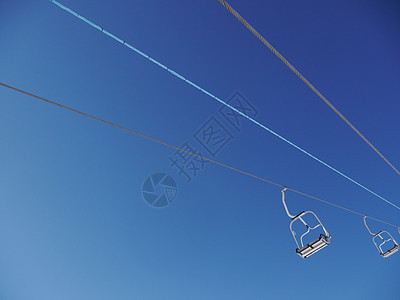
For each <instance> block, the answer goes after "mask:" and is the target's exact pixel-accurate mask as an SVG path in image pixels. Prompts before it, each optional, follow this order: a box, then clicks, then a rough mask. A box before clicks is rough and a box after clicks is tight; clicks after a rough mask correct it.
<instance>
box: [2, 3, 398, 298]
mask: <svg viewBox="0 0 400 300" xmlns="http://www.w3.org/2000/svg"><path fill="white" fill-rule="evenodd" d="M62 3H63V4H65V5H66V6H68V7H70V8H72V9H74V10H76V11H77V12H78V13H80V14H82V15H84V16H86V17H87V18H89V19H90V20H92V21H94V22H95V23H97V24H99V25H101V26H102V27H104V28H106V29H107V30H109V31H110V32H112V33H114V34H116V35H118V36H119V37H121V38H122V39H124V40H126V41H127V42H129V43H131V44H132V45H134V46H136V47H138V48H139V49H140V50H142V51H144V52H146V53H147V54H149V55H150V56H152V57H154V58H156V59H158V60H160V61H161V62H163V63H164V64H166V65H167V66H169V67H171V68H173V69H174V70H175V71H177V72H179V73H180V74H182V75H183V76H186V77H188V78H190V79H191V80H192V81H194V82H195V83H197V84H198V85H200V86H202V87H204V88H205V89H207V90H208V91H210V92H212V93H214V94H215V95H217V96H219V97H221V98H223V99H228V98H229V97H230V96H232V95H233V94H234V93H235V92H236V91H239V92H240V93H241V94H243V95H244V96H245V97H246V98H247V99H248V100H249V101H250V102H251V103H252V104H253V105H254V106H255V107H256V108H257V110H258V115H257V119H258V120H259V121H261V122H262V123H264V124H265V125H267V126H269V127H270V128H272V129H274V130H276V131H277V132H278V133H280V134H281V135H283V136H285V137H287V138H288V139H290V140H291V141H293V142H295V143H297V144H298V145H299V146H301V147H303V148H305V149H306V150H308V151H310V152H311V153H313V154H315V155H317V156H318V157H319V158H321V159H323V160H324V161H326V162H328V163H330V164H332V165H333V166H335V167H336V168H338V169H339V170H341V171H343V172H344V173H346V174H347V175H349V176H351V177H352V178H354V179H356V180H358V181H359V182H361V183H363V184H365V185H366V186H368V187H370V188H371V189H373V190H374V191H376V192H377V193H379V194H381V195H382V196H384V197H386V198H388V199H389V200H390V201H393V202H394V203H396V204H397V205H400V200H399V199H400V190H399V186H400V185H399V180H400V177H399V176H398V175H397V174H396V173H395V172H394V171H393V170H392V169H391V168H390V167H389V166H387V165H386V164H385V163H384V162H383V160H381V159H380V158H379V157H378V156H377V155H376V153H374V152H373V151H372V150H371V149H370V148H369V147H368V146H367V145H366V144H365V143H364V142H363V141H362V140H361V139H360V138H359V137H358V136H357V135H356V134H355V133H354V132H352V131H351V129H350V128H349V127H348V126H347V125H346V124H345V123H344V122H343V121H341V120H340V119H339V118H338V117H337V116H336V115H335V114H334V113H333V112H332V111H331V110H330V109H329V107H328V106H327V105H326V104H324V103H323V102H322V101H321V100H320V99H319V98H318V97H317V96H316V95H315V94H313V93H312V92H311V91H310V90H309V89H308V88H307V87H306V86H305V85H304V84H303V83H302V82H301V81H300V80H299V79H298V78H297V77H296V76H295V75H294V74H293V73H291V71H290V70H288V69H287V67H286V66H285V65H284V64H283V63H282V62H281V61H279V60H278V59H277V58H276V57H275V56H273V55H272V54H271V53H270V52H269V50H267V49H266V48H265V47H264V46H263V45H262V44H261V43H260V42H259V41H258V40H257V39H256V38H255V37H254V36H252V35H251V33H249V32H248V31H247V30H246V29H245V28H244V27H243V26H242V25H241V24H240V23H239V22H238V21H237V20H236V19H235V18H234V17H233V16H231V15H230V14H229V13H228V12H227V11H226V10H225V9H224V8H223V6H222V5H221V4H219V2H218V1H216V0H213V1H211V0H206V1H201V2H190V1H183V0H171V1H155V0H146V1H92V0H91V1H78V0H65V1H63V2H62ZM229 3H230V4H231V5H232V6H233V7H234V8H235V9H236V10H238V11H239V12H240V13H241V14H242V16H244V17H245V18H247V20H248V21H249V22H250V23H251V24H252V25H253V26H254V27H255V28H256V29H258V30H259V31H260V32H261V33H262V34H263V35H264V36H265V37H266V38H267V40H269V41H270V42H271V43H272V44H273V45H274V46H275V47H276V48H277V49H278V50H279V51H280V52H281V53H282V54H283V55H284V56H285V57H286V58H287V59H288V60H289V61H290V62H291V63H292V64H293V65H295V66H296V67H297V68H298V69H299V70H300V71H301V72H302V73H303V75H305V76H306V77H307V78H308V79H309V80H310V81H311V82H312V83H313V84H314V85H316V86H317V87H318V88H319V89H320V91H321V92H322V93H323V94H324V95H325V96H326V97H327V98H328V99H329V100H331V101H332V102H333V103H334V104H335V105H336V107H337V108H338V109H339V110H340V111H341V112H342V113H343V114H344V115H345V116H347V117H348V118H349V119H350V120H351V121H352V122H353V124H354V125H355V126H356V127H357V128H358V129H359V130H360V131H361V132H363V133H364V134H365V135H366V136H367V138H368V139H370V141H371V142H373V143H374V144H375V145H376V146H377V147H378V148H379V149H380V150H381V152H383V153H384V154H385V155H386V156H387V157H388V158H389V159H390V160H391V161H392V163H393V164H394V165H395V166H397V167H399V166H400V154H399V151H398V150H399V131H400V124H399V121H398V113H399V110H400V104H399V101H398V95H399V92H398V83H399V80H400V56H399V53H400V21H399V15H400V5H399V4H398V3H396V1H370V0H363V1H341V0H340V1H334V2H332V1H330V2H321V1H301V2H299V1H293V0H284V1H261V0H249V1H238V0H231V1H230V2H229ZM0 33H1V34H0V66H1V67H0V78H1V81H2V82H4V83H6V84H9V85H13V86H16V87H18V88H20V89H24V90H27V91H30V92H32V93H35V94H38V95H41V96H43V97H45V98H49V99H52V100H54V101H57V102H59V103H62V104H64V105H67V106H71V107H73V108H76V109H79V110H81V111H84V112H87V113H90V114H93V115H96V116H98V117H101V118H104V119H106V120H108V121H111V122H115V123H118V124H120V125H122V126H125V127H127V128H130V129H132V130H135V131H138V132H141V133H143V134H146V135H149V136H152V137H155V138H158V139H161V140H163V141H165V142H168V143H171V144H173V145H177V146H180V145H181V144H182V143H183V142H184V141H185V140H187V139H191V138H192V136H193V134H194V133H195V132H196V130H198V129H199V128H200V127H201V125H202V124H203V123H204V122H205V121H207V120H208V119H209V118H210V117H211V116H218V114H219V113H218V110H219V109H220V107H221V105H220V104H219V103H217V102H215V101H214V100H212V99H211V98H209V97H207V96H206V95H204V94H202V93H200V92H199V91H197V90H195V89H193V88H192V87H190V86H188V85H187V84H185V83H184V82H182V81H180V80H178V79H176V78H175V77H173V76H172V75H171V74H169V73H168V72H165V71H163V70H161V69H159V68H158V67H156V66H155V65H153V64H151V63H150V62H148V61H147V60H145V59H144V58H142V57H140V56H138V55H136V54H134V53H133V52H132V51H130V50H129V49H127V48H126V47H123V46H122V45H121V44H118V43H116V42H115V41H113V40H111V39H110V38H108V37H106V36H104V35H103V34H102V33H100V32H99V31H96V30H95V29H93V28H91V27H90V26H88V25H87V24H85V23H83V22H81V21H79V20H77V19H76V18H74V17H73V16H71V15H69V14H67V13H66V12H64V11H62V10H61V9H59V8H58V7H56V6H55V5H53V4H51V3H50V1H44V0H43V1H26V0H23V1H2V2H0ZM0 98H1V101H0V122H1V124H0V130H1V131H0V134H1V148H0V149H1V150H0V151H1V168H0V179H1V182H2V184H1V189H0V199H1V209H0V237H1V243H0V265H1V267H0V298H1V299H7V300H8V299H32V300H35V299H41V300H43V299H121V300H122V299H291V298H294V297H296V298H297V299H316V298H317V297H319V296H321V295H323V297H324V298H325V299H376V298H378V297H379V298H385V299H398V294H399V291H400V290H399V285H398V282H399V281H398V278H397V275H398V269H399V266H400V264H399V263H400V254H395V255H393V256H392V257H390V258H388V259H387V260H385V259H382V258H381V257H380V256H379V254H378V252H377V250H376V249H375V247H374V245H373V244H372V241H371V236H370V235H369V234H368V233H367V231H366V230H365V228H364V225H363V222H362V218H361V217H359V216H357V215H353V214H350V213H347V212H345V211H342V210H338V209H336V208H334V207H330V206H328V205H326V204H323V203H319V202H317V201H315V200H312V199H309V198H305V197H302V196H299V195H296V194H294V193H288V194H287V199H288V204H289V207H290V208H291V210H292V211H293V212H294V213H297V212H301V211H302V210H313V211H314V212H316V213H317V214H318V216H319V217H320V218H321V220H322V221H323V222H324V224H325V226H326V227H327V229H328V230H329V232H330V233H331V234H332V243H331V245H330V246H329V247H327V248H326V249H324V250H323V251H321V252H319V253H317V254H316V255H314V256H312V257H310V258H309V259H307V260H303V259H301V258H300V257H299V256H298V255H296V253H295V248H296V247H295V243H294V241H293V238H292V236H291V234H290V232H289V222H290V220H289V218H288V217H287V216H286V214H285V212H284V210H283V207H282V204H281V200H280V188H278V187H275V186H272V185H269V184H267V183H263V182H261V181H258V180H255V179H252V178H250V177H246V176H244V175H241V174H239V173H235V172H232V171H230V170H228V169H224V168H222V167H220V166H216V165H208V166H207V167H206V168H205V170H203V171H202V172H201V173H200V174H199V175H198V176H196V178H194V179H193V181H192V182H191V183H189V184H187V183H185V178H184V177H181V176H179V175H178V173H177V170H176V169H173V168H171V167H170V166H169V157H170V156H171V155H172V154H173V152H174V151H173V150H172V149H169V148H167V147H165V146H161V145H159V144H156V143H154V142H151V141H148V140H144V139H142V138H139V137H136V136H134V135H132V134H129V133H126V132H123V131H121V130H118V129H115V128H112V127H110V126H106V125H104V124H101V123H99V122H96V121H93V120H90V119H88V118H84V117H82V116H79V115H76V114H73V113H71V112H69V111H65V110H62V109H59V108H56V107H54V106H51V105H48V104H45V103H43V102H40V101H37V100H35V99H33V98H29V97H28V96H24V95H20V94H17V93H15V92H13V91H9V90H7V89H5V88H0ZM221 120H222V119H221ZM226 127H227V129H229V130H230V131H231V132H232V133H234V135H235V138H234V140H233V141H232V142H231V143H229V145H227V146H226V147H225V148H224V149H223V150H222V151H221V153H220V154H219V155H218V157H217V160H218V161H221V162H223V163H226V164H229V165H232V166H234V167H237V168H240V169H243V170H246V171H249V172H251V173H254V174H256V175H258V176H261V177H264V178H266V179H269V180H272V181H275V182H278V183H281V184H284V185H287V186H290V187H292V188H294V189H298V190H301V191H303V192H306V193H309V194H312V195H315V196H317V197H320V198H323V199H325V200H327V201H331V202H334V203H336V204H339V205H343V206H345V207H348V208H350V209H354V210H357V211H361V212H364V213H365V214H368V215H371V216H374V217H377V218H380V219H384V220H386V221H388V222H391V223H395V224H400V221H399V216H400V215H399V211H398V210H396V209H394V208H393V207H391V206H389V205H387V204H386V203H384V202H382V201H381V200H379V199H378V198H376V197H374V196H373V195H371V194H369V193H367V192H366V191H364V190H362V189H360V188H359V187H357V186H355V185H354V184H352V183H350V182H349V181H347V180H345V179H344V178H342V177H340V176H339V175H337V174H335V173H333V172H332V171H330V170H329V169H327V168H325V167H324V166H322V165H320V164H318V163H317V162H315V161H313V160H311V159H310V158H309V157H307V156H305V155H304V154H302V153H300V152H298V151H296V150H295V149H294V148H292V147H290V146H289V145H287V144H285V143H283V142H282V141H280V140H278V139H277V138H275V137H274V136H272V135H270V134H268V133H266V132H265V131H263V130H262V129H261V128H259V127H257V126H255V125H254V124H251V123H249V122H247V123H245V124H243V127H242V130H241V132H240V133H237V132H235V130H234V128H233V127H230V126H229V124H226ZM154 172H166V173H168V174H170V175H171V176H173V177H174V178H175V180H176V182H177V185H178V195H177V197H176V199H175V201H174V202H173V203H172V204H171V205H170V206H168V207H166V208H163V209H155V208H152V207H150V206H149V205H148V204H147V203H146V202H145V201H143V199H142V196H141V186H142V183H143V181H144V180H145V179H146V177H147V176H148V175H150V174H152V173H154ZM370 225H371V229H372V230H374V231H379V230H390V232H391V233H392V234H393V235H394V237H395V238H397V239H398V240H400V236H399V234H398V232H397V231H396V228H393V227H388V226H385V225H383V224H380V223H376V222H370Z"/></svg>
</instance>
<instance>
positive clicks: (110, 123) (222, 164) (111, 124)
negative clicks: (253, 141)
mask: <svg viewBox="0 0 400 300" xmlns="http://www.w3.org/2000/svg"><path fill="white" fill-rule="evenodd" d="M0 86H3V87H5V88H7V89H10V90H13V91H15V92H18V93H21V94H24V95H27V96H30V97H32V98H35V99H38V100H40V101H43V102H46V103H48V104H51V105H54V106H57V107H60V108H62V109H66V110H68V111H71V112H74V113H77V114H79V115H82V116H84V117H87V118H90V119H93V120H96V121H99V122H101V123H104V124H106V125H109V126H112V127H115V128H118V129H121V130H124V131H127V132H129V133H132V134H134V135H137V136H139V137H142V138H144V139H147V140H150V141H153V142H156V143H158V144H161V145H164V146H167V147H169V148H172V149H175V150H179V151H182V152H185V153H187V154H190V155H193V156H196V157H199V158H201V159H204V160H207V161H209V162H211V163H214V164H216V165H219V166H221V167H224V168H227V169H229V170H232V171H235V172H238V173H241V174H243V175H246V176H250V177H252V178H255V179H258V180H261V181H263V182H267V183H269V184H272V185H275V186H279V187H281V188H286V189H288V190H290V191H292V192H294V193H297V194H299V195H302V196H305V197H308V198H311V199H314V200H317V201H320V202H322V203H325V204H328V205H331V206H334V207H336V208H339V209H342V210H345V211H347V212H350V213H352V214H356V215H359V216H362V217H364V216H366V217H368V218H370V219H372V220H375V221H377V222H380V223H383V224H386V225H389V226H393V227H396V228H400V226H398V225H395V224H392V223H389V222H386V221H383V220H380V219H377V218H374V217H371V216H368V215H366V214H363V213H360V212H358V211H355V210H352V209H349V208H346V207H343V206H340V205H337V204H335V203H332V202H329V201H326V200H323V199H320V198H318V197H315V196H311V195H309V194H306V193H303V192H300V191H298V190H295V189H293V188H289V187H287V186H285V185H283V184H279V183H276V182H273V181H270V180H267V179H265V178H263V177H260V176H257V175H254V174H252V173H249V172H246V171H243V170H240V169H237V168H235V167H232V166H229V165H227V164H224V163H221V162H218V161H215V160H213V159H210V158H207V157H204V156H202V155H199V154H196V153H193V152H190V151H187V150H184V149H182V148H180V147H177V146H174V145H171V144H169V143H166V142H163V141H161V140H158V139H156V138H153V137H150V136H147V135H144V134H142V133H139V132H136V131H133V130H131V129H128V128H126V127H123V126H120V125H117V124H115V123H112V122H109V121H106V120H103V119H100V118H98V117H95V116H93V115H90V114H87V113H84V112H82V111H79V110H77V109H74V108H71V107H68V106H65V105H62V104H60V103H57V102H54V101H51V100H49V99H46V98H43V97H40V96H37V95H34V94H32V93H29V92H26V91H23V90H21V89H18V88H16V87H12V86H10V85H7V84H5V83H2V82H0Z"/></svg>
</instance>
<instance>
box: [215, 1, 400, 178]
mask: <svg viewBox="0 0 400 300" xmlns="http://www.w3.org/2000/svg"><path fill="white" fill-rule="evenodd" d="M218 1H219V2H220V3H221V4H222V5H223V6H224V7H225V8H226V9H227V10H228V11H229V12H230V13H231V14H232V15H234V16H235V17H236V18H237V19H238V20H239V21H240V22H241V23H242V24H243V25H244V26H245V27H246V28H247V29H248V30H250V31H251V33H253V34H254V35H255V36H256V37H257V38H258V39H259V40H260V41H261V42H262V43H263V44H264V45H265V46H267V47H268V49H269V50H271V52H272V53H273V54H275V55H276V56H277V57H278V58H279V59H280V60H281V61H282V62H283V63H284V64H285V65H286V66H287V67H288V68H289V69H290V70H292V71H293V73H295V74H296V75H297V76H298V77H299V78H300V79H301V80H302V81H303V82H304V83H305V84H306V85H307V86H308V87H309V88H310V89H311V90H312V91H313V92H314V93H315V94H317V96H318V97H320V98H321V99H322V100H323V101H324V102H325V103H326V104H327V105H328V106H329V107H330V108H331V109H332V110H333V111H334V112H335V113H336V114H337V115H338V116H339V117H340V118H341V119H342V120H343V121H344V122H346V124H347V125H349V126H350V128H351V129H353V130H354V132H355V133H357V134H358V135H359V136H360V137H361V138H362V139H363V140H364V141H365V142H366V143H367V144H368V145H369V146H370V147H371V148H372V149H373V150H374V151H375V152H376V153H377V154H378V155H379V156H380V157H381V158H382V159H383V160H384V161H385V162H386V163H387V164H388V165H389V166H390V167H391V168H392V169H393V170H394V171H396V173H397V174H399V175H400V171H399V170H397V169H396V167H395V166H394V165H393V164H392V163H391V162H390V161H389V160H388V159H387V158H386V157H385V156H384V155H383V154H382V153H381V152H380V151H379V150H378V149H377V148H376V147H375V146H374V145H373V144H372V143H371V142H370V141H369V140H368V139H367V138H366V137H365V136H364V135H363V134H362V133H361V132H360V131H359V130H358V129H357V128H356V127H355V126H354V125H353V124H352V123H350V121H349V120H348V119H347V118H346V117H345V116H344V115H343V114H342V113H341V112H340V111H339V110H338V109H337V108H336V107H335V106H334V105H333V104H332V103H331V102H329V101H328V99H326V98H325V96H324V95H322V94H321V93H320V91H318V90H317V88H316V87H314V86H313V85H312V84H311V83H310V82H309V81H308V80H307V79H306V78H305V77H304V76H303V75H302V74H301V73H300V72H299V71H298V70H297V69H296V68H295V67H294V66H293V65H292V64H291V63H290V62H289V61H288V60H287V59H286V58H284V57H283V55H282V54H280V53H279V52H278V51H277V50H276V49H275V48H274V47H273V46H272V45H271V44H270V43H269V42H268V41H267V40H266V39H265V38H264V37H263V36H262V35H261V34H260V33H258V31H257V30H255V29H254V27H253V26H251V25H250V24H249V23H248V22H247V21H246V20H245V19H244V18H243V17H242V16H241V15H240V14H239V13H238V12H237V11H236V10H235V9H233V8H232V6H230V5H229V4H228V3H227V2H226V1H225V0H218Z"/></svg>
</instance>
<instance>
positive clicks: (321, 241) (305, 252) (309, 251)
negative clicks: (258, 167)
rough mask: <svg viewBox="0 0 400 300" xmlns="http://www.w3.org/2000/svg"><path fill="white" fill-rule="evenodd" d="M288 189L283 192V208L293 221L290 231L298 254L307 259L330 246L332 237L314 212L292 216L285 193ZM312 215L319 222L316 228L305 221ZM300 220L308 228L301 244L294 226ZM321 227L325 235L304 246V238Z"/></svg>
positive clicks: (301, 239)
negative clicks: (308, 215)
mask: <svg viewBox="0 0 400 300" xmlns="http://www.w3.org/2000/svg"><path fill="white" fill-rule="evenodd" d="M286 190H287V188H284V189H283V190H282V202H283V206H284V207H285V210H286V214H287V215H288V216H289V218H291V219H292V221H291V222H290V231H291V232H292V235H293V238H294V240H295V242H296V244H297V249H296V253H297V254H298V255H300V256H301V257H302V258H307V257H309V256H311V255H313V254H314V253H316V252H318V251H319V250H321V249H322V248H325V247H326V246H328V245H329V243H330V240H331V235H330V234H329V233H328V231H327V230H326V228H325V226H324V225H323V224H322V222H321V221H320V219H319V218H318V217H317V215H316V214H315V213H314V212H312V211H303V212H301V213H300V214H298V215H296V216H294V215H292V214H290V212H289V209H288V207H287V205H286V202H285V192H286ZM307 214H310V215H313V216H314V218H315V219H316V220H317V221H318V224H317V225H316V226H314V227H310V226H309V225H308V224H307V222H306V221H305V220H304V218H303V217H304V216H305V215H307ZM298 220H300V221H301V222H302V223H303V224H304V225H305V226H306V228H307V231H306V232H305V233H303V234H302V235H301V237H300V242H299V240H298V239H297V237H296V232H295V231H294V230H293V224H294V223H295V222H296V221H298ZM318 227H321V228H322V229H323V231H324V233H325V234H320V236H319V238H317V239H316V240H315V241H312V242H311V243H308V244H306V245H304V242H303V238H304V237H305V236H306V235H307V234H308V233H310V231H312V230H314V229H316V228H318Z"/></svg>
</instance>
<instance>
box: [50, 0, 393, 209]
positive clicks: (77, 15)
mask: <svg viewBox="0 0 400 300" xmlns="http://www.w3.org/2000/svg"><path fill="white" fill-rule="evenodd" d="M50 1H51V2H52V3H54V4H56V5H57V6H59V7H60V8H62V9H63V10H65V11H67V12H69V13H70V14H72V15H73V16H75V17H77V18H78V19H80V20H82V21H84V22H86V23H87V24H89V25H90V26H92V27H93V28H96V29H97V30H100V31H101V32H103V33H104V34H106V35H108V36H109V37H111V38H112V39H114V40H116V41H117V42H119V43H121V44H123V45H124V46H126V47H128V48H129V49H131V50H133V51H135V52H136V53H138V54H140V55H141V56H143V57H145V58H147V59H148V60H149V61H151V62H153V63H154V64H156V65H157V66H159V67H161V68H162V69H165V70H167V71H168V72H170V73H171V74H173V75H174V76H176V77H177V78H179V79H181V80H183V81H185V82H186V83H188V84H189V85H191V86H193V87H195V88H196V89H198V90H200V91H201V92H203V93H204V94H206V95H208V96H210V97H211V98H213V99H215V100H217V101H218V102H220V103H222V104H223V105H225V106H226V107H228V108H230V109H232V110H233V111H235V112H236V113H238V114H239V115H241V116H243V117H245V118H246V119H248V120H250V121H251V122H253V123H254V124H256V125H258V126H260V127H261V128H263V129H265V130H266V131H268V132H269V133H271V134H273V135H275V136H276V137H278V138H279V139H281V140H282V141H284V142H286V143H288V144H289V145H291V146H293V147H294V148H296V149H297V150H299V151H301V152H303V153H304V154H306V155H308V156H309V157H311V158H312V159H314V160H316V161H317V162H319V163H320V164H322V165H324V166H325V167H327V168H329V169H331V170H332V171H334V172H336V173H337V174H339V175H341V176H342V177H344V178H346V179H347V180H349V181H351V182H352V183H354V184H356V185H358V186H359V187H361V188H362V189H364V190H366V191H367V192H369V193H371V194H372V195H374V196H376V197H378V198H379V199H381V200H383V201H385V202H386V203H387V204H389V205H392V206H393V207H395V208H397V209H398V210H400V207H399V206H397V205H396V204H394V203H392V202H390V201H389V200H387V199H386V198H384V197H382V196H380V195H379V194H377V193H375V192H374V191H372V190H370V189H369V188H367V187H365V186H364V185H362V184H361V183H359V182H357V181H356V180H354V179H352V178H350V177H349V176H347V175H345V174H344V173H342V172H340V171H339V170H337V169H335V168H334V167H332V166H331V165H329V164H327V163H325V162H324V161H322V160H320V159H319V158H317V157H316V156H314V155H312V154H311V153H309V152H308V151H306V150H304V149H303V148H301V147H299V146H297V145H296V144H294V143H292V142H291V141H289V140H288V139H286V138H284V137H283V136H281V135H279V134H278V133H276V132H275V131H273V130H272V129H270V128H268V127H266V126H265V125H263V124H261V123H260V122H258V121H256V120H255V119H253V118H251V117H249V116H248V115H246V114H245V113H243V112H241V111H240V110H238V109H237V108H235V107H233V106H231V105H229V104H228V103H226V102H225V101H223V100H222V99H220V98H218V97H217V96H214V95H213V94H211V93H210V92H208V91H206V90H205V89H203V88H201V87H199V86H198V85H196V84H195V83H193V82H192V81H190V80H189V79H187V78H185V77H183V76H182V75H180V74H179V73H177V72H175V71H174V70H172V69H170V68H168V67H167V66H165V65H164V64H162V63H160V62H159V61H157V60H155V59H154V58H151V57H150V56H149V55H147V54H145V53H143V52H142V51H140V50H139V49H137V48H135V47H133V46H132V45H129V44H128V43H126V42H125V41H123V40H121V39H120V38H118V37H117V36H115V35H113V34H112V33H110V32H108V31H106V30H104V29H103V28H102V27H100V26H98V25H96V24H95V23H93V22H92V21H90V20H88V19H86V18H85V17H83V16H81V15H79V14H78V13H76V12H74V11H73V10H71V9H70V8H68V7H66V6H64V5H62V4H61V3H59V2H57V1H55V0H50Z"/></svg>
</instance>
